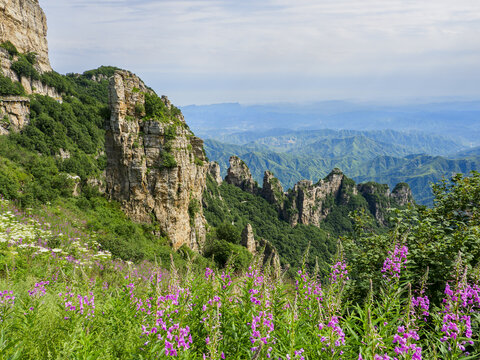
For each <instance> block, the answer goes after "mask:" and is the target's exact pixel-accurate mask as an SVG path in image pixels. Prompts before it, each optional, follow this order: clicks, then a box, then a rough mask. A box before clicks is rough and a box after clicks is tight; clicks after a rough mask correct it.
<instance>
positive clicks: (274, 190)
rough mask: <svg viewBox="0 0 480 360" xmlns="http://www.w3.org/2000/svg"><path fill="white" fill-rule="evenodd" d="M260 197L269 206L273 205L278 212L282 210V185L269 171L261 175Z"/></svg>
mask: <svg viewBox="0 0 480 360" xmlns="http://www.w3.org/2000/svg"><path fill="white" fill-rule="evenodd" d="M262 197H263V198H264V199H265V200H267V201H268V202H269V203H270V204H274V205H276V206H277V208H279V209H280V210H282V209H283V202H284V200H285V193H284V191H283V187H282V184H281V183H280V181H279V180H278V179H277V178H276V177H275V176H274V175H273V173H272V172H270V171H268V170H267V171H265V174H264V175H263V187H262Z"/></svg>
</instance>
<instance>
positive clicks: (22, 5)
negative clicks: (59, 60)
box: [0, 0, 52, 72]
mask: <svg viewBox="0 0 480 360" xmlns="http://www.w3.org/2000/svg"><path fill="white" fill-rule="evenodd" d="M5 41H10V42H12V44H13V45H15V47H16V48H17V49H18V51H19V52H21V53H30V52H33V53H36V54H37V63H38V67H39V70H40V71H41V72H45V71H51V70H52V68H51V66H50V61H49V59H48V43H47V18H46V17H45V13H44V12H43V10H42V8H41V7H40V5H39V3H38V0H0V43H3V42H5Z"/></svg>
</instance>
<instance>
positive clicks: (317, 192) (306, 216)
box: [284, 169, 345, 226]
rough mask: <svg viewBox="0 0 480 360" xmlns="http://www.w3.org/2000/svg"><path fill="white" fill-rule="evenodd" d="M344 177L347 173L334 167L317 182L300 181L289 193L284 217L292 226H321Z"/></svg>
mask: <svg viewBox="0 0 480 360" xmlns="http://www.w3.org/2000/svg"><path fill="white" fill-rule="evenodd" d="M344 179H345V175H343V173H342V172H341V171H340V170H339V169H334V170H333V171H332V172H331V173H330V174H329V175H328V176H327V177H326V178H325V179H323V180H320V181H319V182H317V183H316V184H313V183H312V181H309V180H302V181H299V182H298V183H297V184H295V186H294V188H293V190H292V191H290V192H289V193H288V200H287V205H286V206H285V209H284V218H285V219H286V220H288V221H289V222H290V224H291V225H292V226H295V225H297V224H304V225H315V226H320V223H321V222H322V221H323V220H324V219H325V218H326V217H327V215H328V214H329V212H330V207H331V206H332V205H333V200H334V199H335V198H337V196H338V194H339V192H340V189H341V187H342V184H343V182H344Z"/></svg>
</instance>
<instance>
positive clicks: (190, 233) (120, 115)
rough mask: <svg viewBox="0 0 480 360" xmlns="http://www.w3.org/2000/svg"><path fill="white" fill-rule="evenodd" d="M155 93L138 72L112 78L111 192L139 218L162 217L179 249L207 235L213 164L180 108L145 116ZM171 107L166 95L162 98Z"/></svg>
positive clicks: (200, 243)
mask: <svg viewBox="0 0 480 360" xmlns="http://www.w3.org/2000/svg"><path fill="white" fill-rule="evenodd" d="M146 95H148V96H155V98H156V95H154V94H153V91H152V90H149V89H148V88H147V87H146V86H145V84H144V83H143V82H142V81H141V80H140V79H139V78H138V77H137V76H136V75H134V74H132V73H130V72H127V71H117V72H116V73H115V75H114V76H113V77H112V78H111V79H110V109H111V117H110V119H109V121H108V123H107V126H106V138H105V147H106V155H107V169H106V192H107V194H108V195H109V196H110V197H111V198H113V199H116V200H118V201H119V202H120V203H121V204H122V207H123V209H124V211H125V212H126V214H127V215H128V216H129V217H130V218H132V219H133V220H136V221H141V222H150V221H152V220H154V221H156V222H158V224H159V225H160V227H161V229H162V231H163V232H164V233H165V234H167V235H168V237H169V239H170V241H171V243H172V245H173V247H174V248H175V249H177V248H179V247H180V246H182V245H184V244H187V245H188V246H189V247H190V248H192V249H194V250H199V249H201V248H202V246H203V243H204V240H205V233H206V230H205V224H206V221H205V218H204V216H203V211H202V207H201V205H200V204H201V200H202V192H203V190H204V188H205V186H206V177H207V172H208V164H207V163H206V162H205V160H206V158H205V155H204V151H203V141H202V140H201V139H199V138H197V137H195V136H194V135H193V133H192V132H191V131H190V130H189V129H188V126H186V124H185V120H184V118H183V116H182V115H181V114H180V113H178V114H176V115H173V114H171V115H169V116H168V117H165V118H163V119H160V120H159V119H153V118H152V119H148V118H146V117H145V97H146ZM157 100H158V101H161V102H163V104H164V106H165V108H166V109H168V111H171V110H172V105H171V103H170V102H169V101H168V99H167V98H166V97H162V99H161V100H160V99H158V98H157Z"/></svg>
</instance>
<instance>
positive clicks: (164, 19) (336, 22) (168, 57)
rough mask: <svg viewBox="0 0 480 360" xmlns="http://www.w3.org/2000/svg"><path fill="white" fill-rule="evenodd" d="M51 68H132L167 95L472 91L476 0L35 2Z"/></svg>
mask: <svg viewBox="0 0 480 360" xmlns="http://www.w3.org/2000/svg"><path fill="white" fill-rule="evenodd" d="M40 5H41V6H42V8H43V9H44V11H45V13H46V15H47V20H48V26H49V32H48V41H49V47H50V60H51V63H52V66H53V67H54V69H55V70H57V71H59V72H61V73H67V72H83V71H85V70H88V69H91V68H96V67H98V66H100V65H115V66H118V67H122V68H126V69H128V70H131V71H133V72H134V73H136V74H137V75H139V76H140V77H142V79H143V80H144V81H145V82H146V83H147V85H149V86H151V87H152V88H154V89H155V90H156V91H157V93H159V94H166V95H168V96H169V97H170V98H171V99H172V100H173V102H174V103H176V104H177V105H187V104H193V103H195V104H205V103H218V102H227V101H233V102H237V101H238V102H244V103H264V102H278V101H290V102H296V101H315V100H326V99H367V100H376V99H396V98H414V97H422V98H424V97H438V96H457V97H469V98H480V86H479V84H480V1H479V0H413V1H410V0H223V1H222V0H171V1H169V0H159V1H154V0H128V1H120V0H101V1H99V0H96V1H92V0H40Z"/></svg>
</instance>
